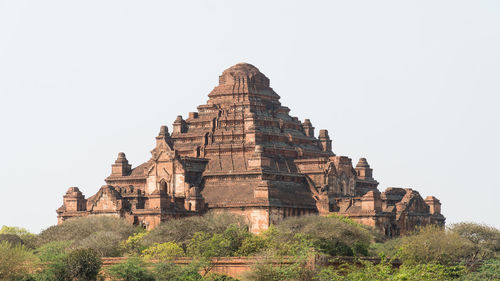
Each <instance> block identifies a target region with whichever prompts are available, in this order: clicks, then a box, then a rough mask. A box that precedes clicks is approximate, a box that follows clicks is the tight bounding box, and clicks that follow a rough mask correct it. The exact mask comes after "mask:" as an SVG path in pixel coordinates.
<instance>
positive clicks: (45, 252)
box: [35, 241, 73, 262]
mask: <svg viewBox="0 0 500 281" xmlns="http://www.w3.org/2000/svg"><path fill="white" fill-rule="evenodd" d="M71 243H73V242H72V241H54V242H49V243H47V244H44V245H42V246H40V247H38V248H37V249H36V250H35V255H36V256H37V257H38V258H39V259H40V261H42V262H53V261H58V260H62V259H63V258H64V257H66V255H67V254H68V248H69V246H70V245H71Z"/></svg>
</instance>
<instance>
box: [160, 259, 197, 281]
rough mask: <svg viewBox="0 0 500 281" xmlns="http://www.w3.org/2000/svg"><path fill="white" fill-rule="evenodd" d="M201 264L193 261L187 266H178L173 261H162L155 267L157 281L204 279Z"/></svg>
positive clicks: (194, 280) (193, 280)
mask: <svg viewBox="0 0 500 281" xmlns="http://www.w3.org/2000/svg"><path fill="white" fill-rule="evenodd" d="M200 268H201V264H200V263H198V262H192V263H190V264H189V265H187V266H183V267H181V266H178V265H176V264H173V263H162V264H159V265H157V267H156V269H155V277H156V280H157V281H202V280H203V277H202V276H201V275H200V273H199V270H200Z"/></svg>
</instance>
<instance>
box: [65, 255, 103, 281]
mask: <svg viewBox="0 0 500 281" xmlns="http://www.w3.org/2000/svg"><path fill="white" fill-rule="evenodd" d="M63 264H64V266H65V267H66V270H67V274H68V276H69V277H70V280H77V281H92V280H96V278H97V275H98V274H99V270H100V269H101V265H102V261H101V258H100V257H99V255H98V254H97V253H96V252H95V251H94V250H92V249H78V250H75V251H73V252H71V253H70V254H69V255H68V256H67V257H66V258H65V259H64V260H63Z"/></svg>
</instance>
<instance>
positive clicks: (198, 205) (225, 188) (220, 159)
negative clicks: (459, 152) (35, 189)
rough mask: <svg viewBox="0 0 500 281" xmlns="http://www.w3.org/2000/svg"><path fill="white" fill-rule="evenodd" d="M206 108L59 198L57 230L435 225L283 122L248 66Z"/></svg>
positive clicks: (437, 217) (301, 126) (435, 219)
mask: <svg viewBox="0 0 500 281" xmlns="http://www.w3.org/2000/svg"><path fill="white" fill-rule="evenodd" d="M208 98H209V99H208V101H207V103H206V104H203V105H200V106H198V108H197V109H198V110H197V111H196V112H191V113H189V116H188V117H187V118H186V119H184V118H183V117H182V116H180V115H179V116H177V119H176V120H175V121H174V123H173V125H172V129H171V132H169V129H168V128H167V126H161V128H160V132H159V134H158V136H157V137H156V147H155V148H154V149H153V150H152V151H151V159H150V160H149V161H147V162H146V163H142V164H140V165H139V166H137V167H135V168H133V167H132V165H131V164H130V163H129V162H128V161H127V158H126V157H125V154H124V153H122V152H120V153H119V154H118V159H116V161H115V163H114V164H112V167H111V175H109V177H107V178H106V179H105V181H106V185H104V186H102V187H101V188H100V189H99V191H98V192H97V193H96V194H95V195H93V196H91V197H89V198H85V196H83V194H82V193H81V192H80V191H79V189H78V188H77V187H71V188H69V189H68V191H67V192H66V194H65V195H64V200H63V201H64V203H63V205H62V206H61V207H60V208H59V209H57V214H58V221H59V223H62V222H63V221H64V220H66V219H68V218H72V217H80V216H88V215H113V216H119V217H123V218H125V219H127V220H128V221H130V223H133V224H135V225H142V226H144V227H146V228H148V229H151V228H154V227H155V226H157V225H158V224H160V223H161V222H165V221H168V220H170V219H174V218H179V217H183V216H192V215H200V214H203V213H205V212H208V211H215V212H232V213H236V214H241V215H243V216H244V217H246V219H247V220H248V222H249V224H250V225H251V231H253V232H259V231H262V230H265V229H267V228H268V226H269V225H270V224H274V223H279V221H280V220H283V219H285V218H287V217H290V216H301V215H306V214H320V215H325V214H330V213H337V214H340V215H344V216H348V217H350V218H352V219H354V220H356V221H358V222H360V223H363V224H366V225H371V226H374V227H377V228H379V229H380V230H382V231H384V232H385V233H386V235H388V236H394V235H399V234H404V233H405V232H407V231H410V230H412V229H413V228H414V227H415V226H418V225H425V224H431V223H432V224H438V225H444V222H445V218H444V216H443V215H442V214H441V204H440V202H439V200H438V199H437V198H435V197H433V196H428V197H426V198H425V199H423V198H422V197H421V196H420V194H419V193H418V192H417V191H416V190H413V189H411V188H395V187H390V188H387V189H386V190H385V191H384V192H380V191H379V190H378V189H377V186H378V182H377V181H376V180H375V179H374V178H373V175H372V169H371V168H370V166H369V164H368V162H367V161H366V159H365V158H361V159H359V161H358V163H357V164H356V165H355V166H353V163H352V161H351V159H350V158H348V157H346V156H337V155H336V154H335V153H334V152H333V150H332V141H331V139H330V137H329V135H328V131H327V130H320V131H319V134H318V136H317V137H316V136H315V129H314V127H313V125H312V124H311V121H310V120H309V119H305V120H304V121H303V122H301V121H300V120H299V119H298V118H297V117H293V116H290V115H289V112H290V109H289V108H288V107H286V106H283V105H281V103H280V101H279V99H280V97H279V96H278V94H276V93H275V92H274V90H273V89H272V88H271V87H270V86H269V79H268V78H267V77H266V76H265V75H264V74H262V73H261V72H260V71H259V70H258V69H257V68H256V67H254V66H253V65H251V64H246V63H240V64H237V65H235V66H233V67H231V68H228V69H226V70H225V71H224V72H223V73H222V75H221V76H220V77H219V85H218V86H216V87H215V88H214V89H213V90H212V92H211V93H210V94H209V95H208Z"/></svg>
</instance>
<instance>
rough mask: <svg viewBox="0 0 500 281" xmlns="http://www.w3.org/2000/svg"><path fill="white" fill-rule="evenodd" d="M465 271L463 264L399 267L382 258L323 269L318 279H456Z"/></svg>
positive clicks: (437, 280) (421, 280)
mask: <svg viewBox="0 0 500 281" xmlns="http://www.w3.org/2000/svg"><path fill="white" fill-rule="evenodd" d="M464 272H465V268H464V267H463V266H444V265H439V264H418V265H403V266H401V267H400V268H399V269H398V268H394V267H393V266H392V264H391V263H390V262H389V261H388V260H385V259H382V260H381V262H380V263H379V264H373V263H371V262H361V266H357V265H354V264H344V265H342V266H341V267H340V268H333V267H329V268H326V269H323V270H322V271H321V272H320V273H319V274H318V276H317V277H316V280H319V281H334V280H335V281H337V280H338V281H341V280H342V281H344V280H345V281H381V280H420V281H439V280H456V278H458V277H460V276H462V275H463V274H464Z"/></svg>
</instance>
